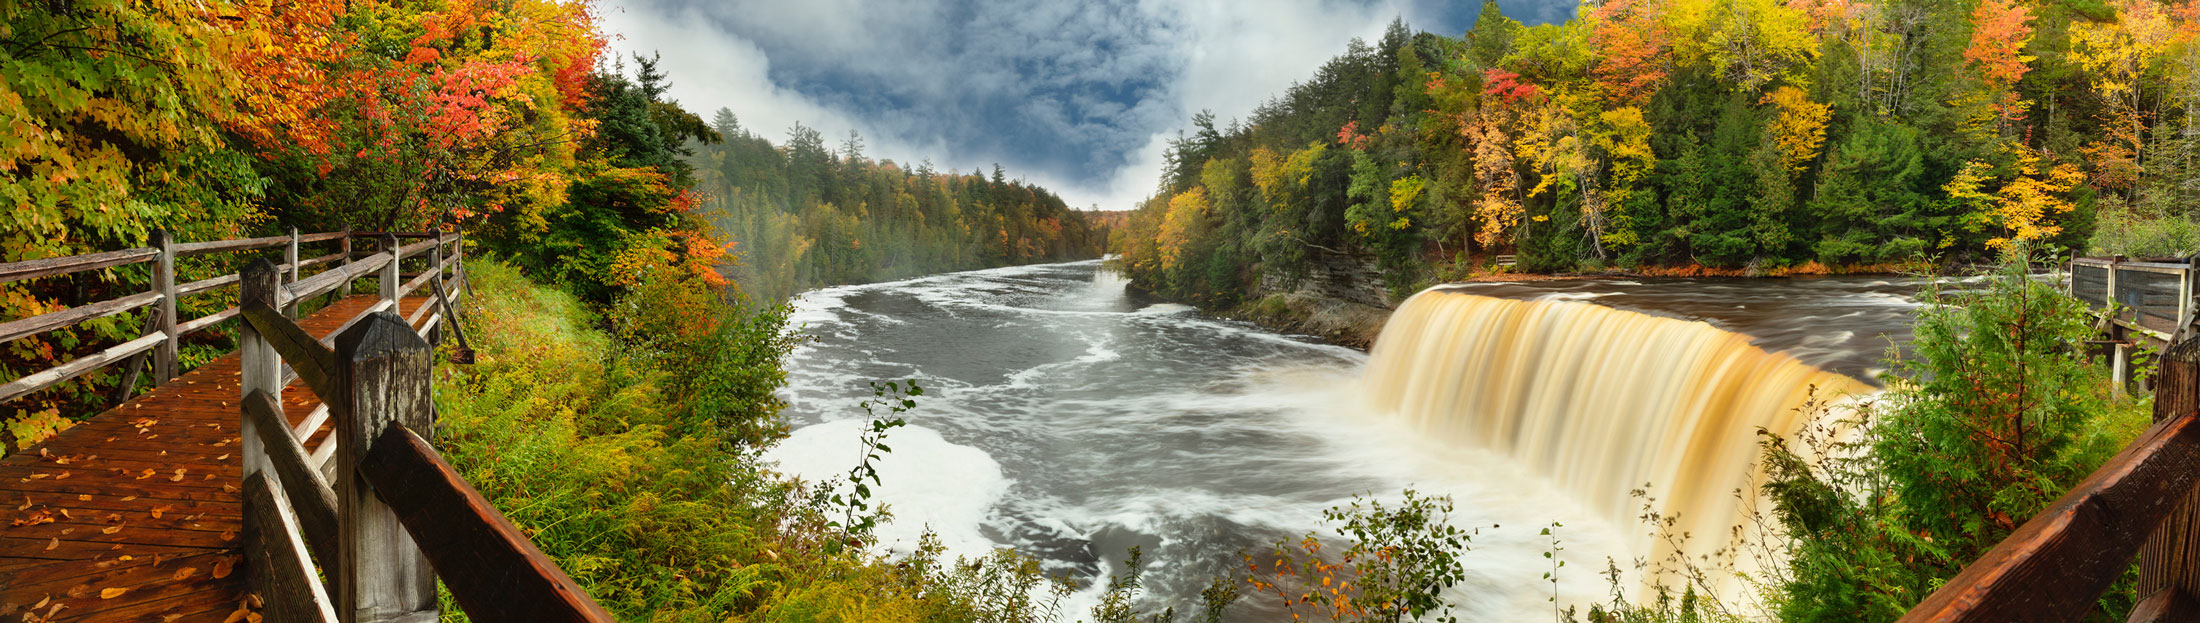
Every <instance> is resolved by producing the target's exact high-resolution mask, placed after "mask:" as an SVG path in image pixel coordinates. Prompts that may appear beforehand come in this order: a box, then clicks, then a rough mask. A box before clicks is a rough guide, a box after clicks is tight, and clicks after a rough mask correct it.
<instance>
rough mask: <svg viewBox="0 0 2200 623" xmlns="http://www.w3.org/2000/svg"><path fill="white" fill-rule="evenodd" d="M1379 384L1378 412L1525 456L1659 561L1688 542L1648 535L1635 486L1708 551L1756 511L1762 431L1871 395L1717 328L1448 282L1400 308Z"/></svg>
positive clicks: (1378, 367) (1380, 355)
mask: <svg viewBox="0 0 2200 623" xmlns="http://www.w3.org/2000/svg"><path fill="white" fill-rule="evenodd" d="M1364 384H1365V387H1366V391H1367V392H1368V395H1369V398H1370V399H1372V400H1373V401H1374V403H1375V407H1376V411H1377V412H1378V413H1385V414H1390V415H1391V416H1394V417H1398V418H1402V419H1403V420H1405V423H1406V425H1407V426H1409V427H1410V428H1412V429H1414V430H1417V431H1420V432H1422V433H1424V434H1427V435H1429V436H1431V437H1435V438H1438V439H1442V440H1446V441H1447V442H1449V443H1454V444H1460V445H1467V446H1472V447H1478V448H1485V449H1488V450H1490V451H1494V452H1497V453H1500V454H1503V455H1507V456H1510V457H1512V458H1513V459H1514V460H1515V461H1517V462H1519V463H1520V464H1522V465H1524V466H1526V467H1528V468H1529V469H1531V470H1533V471H1535V472H1537V473H1540V474H1541V475H1543V476H1544V477H1547V478H1549V479H1550V480H1551V482H1552V483H1553V484H1555V485H1556V486H1558V487H1561V488H1563V489H1565V490H1566V491H1567V492H1569V493H1571V494H1572V495H1573V496H1574V497H1575V498H1576V499H1578V500H1580V501H1582V502H1583V503H1585V504H1588V505H1590V506H1591V507H1592V508H1593V509H1595V510H1596V511H1597V512H1599V513H1601V514H1603V515H1604V516H1605V517H1607V518H1609V520H1610V521H1611V522H1612V524H1613V525H1615V526H1619V527H1622V528H1623V529H1624V528H1627V527H1629V526H1642V527H1643V528H1644V529H1643V530H1642V531H1641V532H1643V533H1644V536H1643V537H1642V542H1641V543H1639V544H1638V546H1637V551H1636V552H1635V553H1636V555H1638V556H1646V557H1649V559H1651V560H1659V559H1662V558H1663V557H1665V556H1666V555H1668V554H1671V553H1673V550H1672V548H1671V547H1670V545H1671V544H1670V543H1669V542H1665V541H1661V540H1656V539H1652V538H1650V537H1649V536H1648V527H1647V526H1643V524H1642V521H1641V520H1640V519H1639V517H1640V516H1641V515H1642V511H1643V510H1644V499H1638V498H1636V497H1634V496H1633V495H1632V494H1631V492H1632V491H1635V490H1638V489H1644V488H1645V486H1646V485H1647V494H1648V497H1649V499H1654V500H1655V508H1654V510H1656V511H1657V512H1658V513H1659V514H1661V515H1663V516H1667V517H1676V518H1677V521H1678V523H1677V524H1676V525H1675V526H1674V533H1676V534H1678V533H1684V532H1685V533H1689V534H1693V535H1696V537H1695V539H1694V540H1692V541H1691V542H1690V543H1689V544H1688V547H1687V549H1689V550H1693V551H1689V552H1686V553H1687V554H1690V555H1695V554H1700V553H1707V552H1709V551H1710V550H1711V549H1714V548H1717V547H1720V546H1723V545H1725V543H1724V541H1723V540H1721V539H1719V538H1718V537H1720V536H1722V535H1727V534H1729V533H1730V528H1732V527H1733V526H1736V525H1739V521H1740V520H1741V519H1742V517H1741V514H1742V513H1743V512H1745V511H1744V508H1743V506H1744V503H1745V502H1744V499H1743V497H1742V496H1740V495H1737V490H1738V489H1747V490H1751V491H1753V489H1754V488H1753V487H1752V486H1751V483H1752V479H1753V478H1754V477H1755V476H1756V475H1757V474H1758V470H1757V468H1756V463H1757V458H1758V451H1759V446H1758V439H1759V438H1758V435H1757V431H1759V430H1760V429H1762V430H1765V431H1769V432H1772V433H1774V434H1779V435H1783V436H1791V435H1792V434H1793V433H1795V432H1796V431H1797V430H1798V429H1799V428H1800V427H1802V426H1803V425H1805V424H1806V423H1807V422H1806V418H1807V417H1809V416H1808V415H1807V414H1805V413H1803V411H1802V408H1803V407H1804V406H1805V403H1806V402H1808V401H1809V400H1811V398H1812V396H1813V392H1814V391H1815V392H1817V396H1819V397H1821V398H1831V397H1834V396H1837V395H1840V394H1843V393H1846V392H1850V391H1856V390H1868V389H1869V388H1868V387H1867V386H1865V385H1863V384H1862V383H1859V382H1857V381H1855V380H1853V379H1850V378H1849V377H1846V376H1842V375H1839V374H1834V373H1831V372H1826V371H1823V370H1820V369H1818V368H1815V367H1812V366H1810V365H1807V364H1804V363H1802V362H1800V361H1797V360H1796V359H1795V358H1793V357H1790V356H1787V355H1785V354H1780V353H1773V352H1767V351H1765V350H1763V349H1761V348H1758V347H1756V346H1753V345H1751V343H1750V337H1749V336H1746V335H1742V334H1739V333H1733V332H1728V331H1724V330H1721V329H1718V328H1716V327H1713V326H1711V325H1709V324H1705V323H1703V322H1698V321H1690V320H1680V319H1674V318H1666V317H1661V316H1653V315H1649V314H1643V313H1636V312H1631V311H1623V310H1618V309H1612V308H1609V307H1603V306H1599V305H1593V304H1588V303H1578V302H1572V301H1564V300H1550V299H1545V300H1513V299H1504V298H1493V297H1486V296H1477V295H1472V294H1465V293H1460V292H1449V291H1442V290H1430V291H1426V292H1422V293H1420V294H1417V295H1415V296H1414V297H1412V298H1411V299H1408V300H1407V301H1406V302H1405V303H1404V304H1403V305H1401V306H1399V308H1398V311H1397V312H1396V313H1395V314H1394V315H1393V316H1392V317H1391V319H1390V322H1389V324H1388V325H1386V326H1385V327H1384V328H1383V332H1382V336H1381V337H1380V338H1378V340H1377V341H1376V343H1375V347H1374V349H1373V356H1372V358H1371V359H1370V360H1369V362H1368V365H1367V372H1366V375H1365V377H1364ZM1749 499H1750V500H1752V501H1753V500H1754V499H1755V495H1754V493H1752V494H1751V495H1750V496H1749Z"/></svg>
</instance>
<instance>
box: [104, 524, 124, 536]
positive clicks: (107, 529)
mask: <svg viewBox="0 0 2200 623" xmlns="http://www.w3.org/2000/svg"><path fill="white" fill-rule="evenodd" d="M121 531H122V526H121V525H120V524H116V525H112V526H107V527H105V528H100V529H99V533H100V534H114V533H117V532H121Z"/></svg>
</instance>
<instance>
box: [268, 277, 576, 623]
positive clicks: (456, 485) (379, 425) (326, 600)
mask: <svg viewBox="0 0 2200 623" xmlns="http://www.w3.org/2000/svg"><path fill="white" fill-rule="evenodd" d="M384 240H385V241H391V240H394V238H389V237H385V238H384ZM383 248H388V249H395V253H394V254H391V253H388V252H384V253H378V254H376V255H374V256H370V257H368V258H365V259H362V260H360V261H358V262H354V263H353V264H351V265H349V266H347V267H345V269H342V270H334V271H330V272H327V273H323V274H322V275H318V276H315V277H313V278H310V279H306V280H303V281H297V282H294V283H290V284H288V285H284V284H283V283H282V280H281V278H280V276H279V275H278V274H277V272H278V271H277V269H276V267H275V266H274V265H273V264H269V263H266V262H265V261H264V260H263V261H260V262H255V263H254V264H253V265H251V266H249V267H247V268H246V269H245V270H244V272H243V273H242V275H241V278H242V286H243V290H242V292H241V295H240V300H239V305H238V306H239V309H240V315H241V316H242V317H243V318H244V320H245V324H244V327H243V330H242V332H241V333H242V337H241V338H240V340H239V348H238V350H239V353H240V356H241V357H242V358H243V362H242V363H243V369H244V372H243V379H242V382H241V383H240V384H239V391H240V392H241V394H242V398H243V400H242V402H241V404H242V410H243V418H244V420H243V421H244V432H242V433H241V436H242V437H243V439H244V452H243V454H244V478H245V484H244V492H245V496H246V497H245V509H246V513H245V532H246V535H247V536H248V538H249V541H248V543H247V548H248V549H247V551H248V556H249V557H250V558H251V559H252V562H253V565H254V571H255V572H256V573H255V574H254V575H253V576H252V578H253V583H254V585H255V586H254V589H255V592H256V593H258V594H259V595H260V596H261V597H262V599H263V600H265V607H266V609H267V610H266V612H267V614H268V615H269V618H270V619H271V620H278V621H331V622H333V621H346V622H351V621H412V620H420V621H432V620H435V618H436V617H437V606H436V591H435V588H436V578H437V576H438V575H440V576H441V577H442V581H443V584H444V585H446V586H448V587H449V588H450V590H451V594H452V596H454V597H456V598H457V600H458V602H459V605H460V606H461V607H462V608H464V609H465V611H466V612H467V613H468V615H470V616H471V617H472V618H474V619H476V620H482V621H610V620H611V617H610V615H608V614H606V613H605V612H604V610H603V608H602V607H600V606H598V605H596V603H595V601H594V600H592V599H590V598H589V597H588V594H587V593H586V592H585V591H583V590H581V589H580V587H579V586H578V585H577V584H575V583H574V582H573V580H572V579H571V578H568V577H566V575H565V573H564V572H563V571H561V570H560V569H559V568H558V566H557V564H556V563H554V562H552V561H551V560H550V559H549V557H547V556H545V555H543V553H542V552H541V551H540V550H538V549H537V548H536V547H535V546H534V544H533V543H532V542H530V541H529V540H528V539H527V537H526V536H525V535H524V534H522V533H521V532H520V531H519V530H518V529H517V528H515V527H513V526H512V524H511V522H510V521H508V520H506V519H505V517H504V515H503V514H501V513H499V512H497V510H496V508H495V507H494V506H492V505H490V504H489V502H488V501H487V500H486V499H484V498H482V496H481V494H480V493H478V492H476V491H474V489H473V487H472V486H470V485H468V484H467V483H466V481H465V479H464V478H461V477H460V476H459V475H458V472H457V471H456V470H454V469H453V468H452V467H451V466H450V465H449V464H448V463H445V462H444V461H443V458H442V457H441V456H440V455H438V454H437V453H436V451H435V449H434V448H433V447H431V446H430V445H429V444H428V442H427V441H426V438H427V437H432V436H433V432H432V431H433V425H434V417H433V413H434V407H433V404H432V388H431V378H432V373H433V367H434V357H435V353H434V347H433V346H431V345H430V343H429V340H428V339H427V338H426V337H424V336H422V335H421V333H420V332H418V331H415V330H414V327H415V326H421V323H420V320H421V319H422V318H423V317H425V318H427V323H426V325H425V326H430V327H433V326H436V324H437V319H438V317H439V316H442V315H444V314H447V313H450V311H451V310H452V309H454V307H453V306H452V302H453V301H452V299H453V298H455V297H456V296H459V295H460V294H461V293H463V289H448V288H445V287H444V286H443V282H444V281H445V279H446V278H447V277H446V274H447V273H448V272H450V270H451V269H453V268H455V267H456V265H457V262H458V258H457V257H456V255H455V254H454V255H453V256H451V257H445V256H443V255H442V252H441V249H442V248H443V241H441V240H439V239H429V240H426V241H423V242H420V243H415V244H413V245H409V246H404V247H398V246H396V245H395V244H394V243H391V242H385V244H384V246H383ZM422 253H425V254H427V255H428V258H429V259H428V262H427V266H426V267H425V268H424V269H423V270H421V272H420V273H419V274H417V275H415V276H413V277H412V278H411V279H410V280H409V281H404V282H403V283H400V279H402V278H403V276H402V275H401V274H400V273H399V272H398V271H399V269H398V265H399V261H400V260H403V259H405V258H408V257H411V256H414V255H417V254H422ZM374 273H378V274H379V276H380V282H381V284H382V288H381V289H382V292H381V295H382V301H380V302H379V303H377V304H375V305H374V306H373V307H371V308H369V309H367V310H366V312H365V313H363V314H362V315H360V316H359V317H358V318H357V319H356V320H354V321H352V322H351V323H350V324H349V326H346V327H344V328H341V329H339V330H338V331H337V332H335V333H334V334H331V335H330V337H328V338H324V339H318V340H317V339H314V338H313V337H312V336H311V335H310V334H308V333H306V332H305V331H304V330H303V329H300V328H299V327H298V325H297V324H296V323H295V322H293V321H292V320H291V319H290V318H289V317H286V316H285V315H284V314H283V313H281V311H280V308H281V307H283V306H284V305H286V304H287V303H289V302H291V301H295V300H297V299H300V298H305V297H310V296H314V295H316V294H318V293H319V292H322V291H326V290H327V289H331V288H337V287H341V284H343V283H346V282H348V281H349V280H351V279H354V278H358V277H361V276H364V275H367V274H374ZM422 287H427V288H429V289H431V290H432V291H433V292H434V294H433V295H431V296H430V297H429V301H427V302H426V303H424V304H421V305H420V306H419V307H417V308H416V309H415V310H414V311H413V312H412V313H411V317H410V318H405V317H400V316H399V315H398V314H399V312H400V311H401V310H402V306H401V305H400V304H399V302H400V301H402V300H404V299H405V297H406V296H407V295H408V294H409V293H411V292H414V291H417V290H419V289H420V288H422ZM446 293H450V294H451V296H446V295H445V294H446ZM454 326H455V325H454ZM286 363H287V364H288V366H289V368H290V369H291V370H294V371H296V374H297V376H298V378H300V379H302V380H304V381H305V382H306V384H307V386H309V387H311V388H312V389H313V391H314V393H315V394H316V395H319V396H321V397H322V402H323V406H324V407H325V410H319V411H316V412H315V416H313V417H309V418H308V419H307V420H306V421H305V422H302V423H301V424H300V425H298V426H295V427H293V426H291V425H290V423H289V420H288V419H287V418H285V417H284V414H283V411H282V406H281V402H280V400H279V397H280V396H281V393H282V387H283V385H284V379H283V378H282V376H283V375H282V372H281V371H282V370H283V369H284V367H285V364H286ZM322 417H325V418H326V421H327V422H329V423H331V425H332V427H333V428H334V430H335V434H334V435H333V436H332V437H331V438H329V439H327V440H324V441H323V442H322V446H321V447H320V448H317V449H316V450H315V452H314V453H313V455H308V454H307V453H306V450H305V447H304V446H303V441H304V440H305V439H307V438H309V437H310V436H311V434H312V432H313V431H314V430H315V429H317V428H319V427H320V425H321V424H322V421H321V420H320V419H319V418H322ZM316 560H318V561H320V564H319V566H318V568H316V566H315V564H314V561H316ZM324 577H325V578H327V580H328V583H327V584H326V585H324V584H323V583H322V581H321V578H324Z"/></svg>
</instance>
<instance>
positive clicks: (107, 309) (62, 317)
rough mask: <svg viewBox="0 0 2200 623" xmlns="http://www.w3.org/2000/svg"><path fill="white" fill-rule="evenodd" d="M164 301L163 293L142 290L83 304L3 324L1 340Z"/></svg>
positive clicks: (26, 335)
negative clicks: (117, 297)
mask: <svg viewBox="0 0 2200 623" xmlns="http://www.w3.org/2000/svg"><path fill="white" fill-rule="evenodd" d="M158 302H160V293H159V292H140V293H137V294H132V295H129V296H125V297H122V298H119V299H112V300H107V301H101V302H98V303H93V304H90V305H79V306H76V307H71V308H68V309H64V310H61V311H57V312H51V313H45V314H39V315H36V316H31V317H29V318H24V319H22V320H11V321H8V322H5V323H0V342H9V341H14V340H17V339H21V338H24V337H29V336H32V335H37V334H40V333H45V332H47V331H52V330H54V329H59V328H62V327H67V326H70V325H74V324H76V323H79V322H84V321H86V320H91V319H94V318H105V317H108V316H112V315H115V314H119V313H122V312H126V311H130V310H133V309H137V308H140V307H144V306H147V305H151V304H154V303H158Z"/></svg>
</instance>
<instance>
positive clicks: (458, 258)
mask: <svg viewBox="0 0 2200 623" xmlns="http://www.w3.org/2000/svg"><path fill="white" fill-rule="evenodd" d="M451 281H453V282H455V285H454V286H453V287H449V288H444V289H443V291H444V292H449V293H450V294H451V307H452V308H453V309H454V310H455V309H456V308H457V307H458V304H459V303H460V302H462V301H464V300H465V298H466V295H465V293H464V292H460V291H459V290H464V289H466V232H463V231H460V232H456V233H454V234H453V235H452V240H451Z"/></svg>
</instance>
